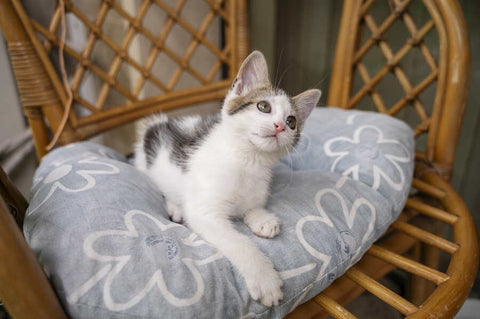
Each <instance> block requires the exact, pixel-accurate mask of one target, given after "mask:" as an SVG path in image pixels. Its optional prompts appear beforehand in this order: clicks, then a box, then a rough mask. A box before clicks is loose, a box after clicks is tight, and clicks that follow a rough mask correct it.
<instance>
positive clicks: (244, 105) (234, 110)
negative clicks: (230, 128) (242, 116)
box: [228, 102, 253, 115]
mask: <svg viewBox="0 0 480 319" xmlns="http://www.w3.org/2000/svg"><path fill="white" fill-rule="evenodd" d="M251 104H253V102H247V103H244V104H241V105H240V106H239V107H237V108H234V109H231V110H228V115H234V114H236V113H238V112H240V111H242V110H245V109H246V108H247V107H248V106H250V105H251Z"/></svg>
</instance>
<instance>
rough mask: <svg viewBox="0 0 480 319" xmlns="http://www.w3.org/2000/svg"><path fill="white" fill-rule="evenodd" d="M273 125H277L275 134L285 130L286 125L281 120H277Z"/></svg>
mask: <svg viewBox="0 0 480 319" xmlns="http://www.w3.org/2000/svg"><path fill="white" fill-rule="evenodd" d="M273 125H275V135H277V134H278V133H280V132H283V131H284V130H285V125H284V124H283V123H281V122H275V123H273Z"/></svg>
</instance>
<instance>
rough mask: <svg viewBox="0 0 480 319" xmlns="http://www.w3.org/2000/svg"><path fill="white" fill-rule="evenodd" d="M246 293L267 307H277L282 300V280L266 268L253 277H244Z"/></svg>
mask: <svg viewBox="0 0 480 319" xmlns="http://www.w3.org/2000/svg"><path fill="white" fill-rule="evenodd" d="M245 281H246V283H247V288H248V292H249V293H250V296H252V298H253V299H254V300H259V301H260V302H261V303H262V304H264V305H265V306H267V307H272V306H278V304H279V302H280V300H282V299H283V292H282V288H281V287H282V285H283V282H282V279H281V278H280V276H279V275H278V273H277V272H276V271H275V270H274V269H273V268H270V269H269V268H266V269H264V270H263V271H259V272H257V273H256V274H255V275H254V276H251V277H250V276H249V277H248V278H247V277H245Z"/></svg>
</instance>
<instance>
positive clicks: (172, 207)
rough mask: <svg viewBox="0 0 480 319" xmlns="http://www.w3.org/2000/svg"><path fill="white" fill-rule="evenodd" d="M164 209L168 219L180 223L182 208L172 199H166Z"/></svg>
mask: <svg viewBox="0 0 480 319" xmlns="http://www.w3.org/2000/svg"><path fill="white" fill-rule="evenodd" d="M166 209H167V213H168V216H170V219H171V220H172V221H174V222H176V223H181V222H182V219H183V213H182V209H181V208H180V207H178V206H177V204H175V203H174V202H172V201H169V200H166Z"/></svg>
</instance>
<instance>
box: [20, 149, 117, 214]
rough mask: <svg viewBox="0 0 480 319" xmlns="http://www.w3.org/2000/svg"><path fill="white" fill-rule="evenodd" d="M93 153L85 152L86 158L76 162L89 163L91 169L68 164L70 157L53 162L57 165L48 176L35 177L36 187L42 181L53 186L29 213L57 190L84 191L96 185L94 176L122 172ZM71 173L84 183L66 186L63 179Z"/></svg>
mask: <svg viewBox="0 0 480 319" xmlns="http://www.w3.org/2000/svg"><path fill="white" fill-rule="evenodd" d="M92 154H93V153H85V154H84V156H85V155H86V156H87V157H86V158H83V159H80V160H78V161H76V164H87V167H89V166H90V167H91V168H90V169H77V170H75V169H74V168H73V167H74V166H73V165H72V164H66V163H68V162H69V161H71V158H68V159H67V160H63V161H61V162H53V163H52V164H51V165H52V166H55V168H54V169H53V170H52V171H50V172H49V173H48V174H47V176H45V177H37V178H35V179H34V187H37V186H38V185H39V184H40V183H43V184H45V185H47V184H51V187H50V188H49V190H48V193H47V195H46V196H45V197H44V199H43V200H42V201H41V202H40V203H39V204H37V205H36V206H35V207H34V208H29V214H33V213H34V212H35V211H36V210H38V209H39V208H40V207H41V206H42V205H44V204H45V203H46V202H47V201H48V200H49V199H50V198H51V197H52V195H53V194H54V193H55V191H57V190H61V191H63V192H66V193H79V192H84V191H86V190H89V189H92V188H94V187H95V185H96V183H97V182H96V179H95V177H94V176H96V175H113V174H118V173H119V172H120V170H119V169H118V167H117V166H115V165H113V164H111V163H105V162H103V161H101V160H99V158H98V156H95V155H92ZM95 166H103V167H104V169H98V168H97V169H94V167H95ZM70 174H75V175H76V176H79V177H80V178H81V179H82V180H83V182H84V184H83V185H82V186H80V187H78V188H71V187H68V186H66V185H65V184H64V183H62V179H67V178H71V177H70V176H69V175H70ZM42 189H43V188H42V187H40V188H39V190H38V191H37V192H36V193H35V194H34V195H33V198H32V200H33V199H35V198H36V197H37V196H39V195H40V191H41V190H42Z"/></svg>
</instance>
